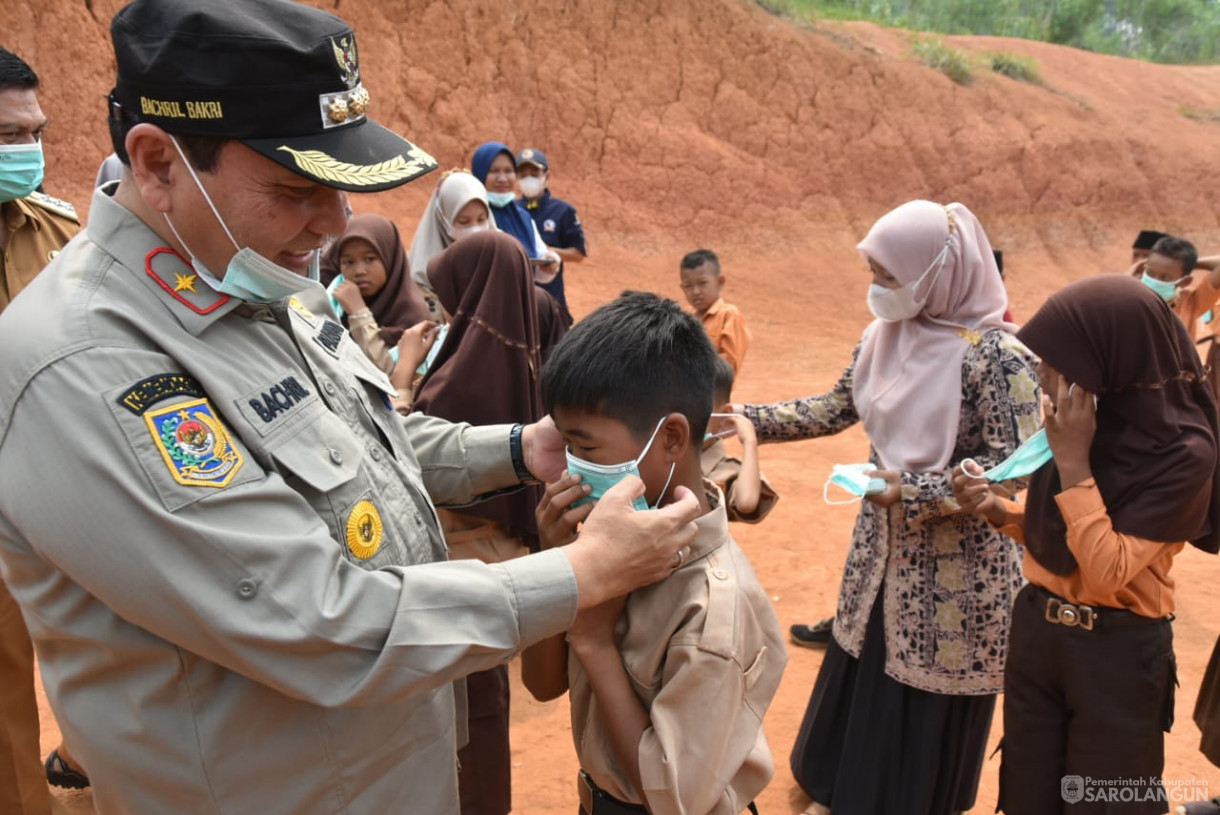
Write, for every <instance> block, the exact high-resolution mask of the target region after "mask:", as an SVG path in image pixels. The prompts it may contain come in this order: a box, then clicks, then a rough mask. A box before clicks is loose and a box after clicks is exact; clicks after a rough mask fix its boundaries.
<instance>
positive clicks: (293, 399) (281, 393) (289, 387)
mask: <svg viewBox="0 0 1220 815" xmlns="http://www.w3.org/2000/svg"><path fill="white" fill-rule="evenodd" d="M307 396H309V391H307V390H305V387H304V386H303V385H302V384H301V383H300V382H298V381H297V378H296V377H295V376H288V377H284V379H283V380H281V381H280V383H279V384H278V385H272V386H271V388H270V389H268V390H265V391H263V392H262V393H261V394H259V395H258V396H257V397H255V398H253V399H251V400H250V407H251V408H253V409H254V412H255V413H257V414H258V417H259V418H260V419H262V420H263V421H264V422H268V423H269V422H271V420H272V419H274V418H275V417H276V416H278V415H279V414H281V413H287V412H288V411H290V410H292V409H293V408H294V407H296V406H297V405H298V404H300V402H301V400H302V399H304V398H305V397H307Z"/></svg>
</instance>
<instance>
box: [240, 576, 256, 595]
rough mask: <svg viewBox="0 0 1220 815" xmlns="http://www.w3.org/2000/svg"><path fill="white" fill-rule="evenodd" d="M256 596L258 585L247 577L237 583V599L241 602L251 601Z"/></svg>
mask: <svg viewBox="0 0 1220 815" xmlns="http://www.w3.org/2000/svg"><path fill="white" fill-rule="evenodd" d="M256 594H258V583H256V582H254V581H253V580H251V579H250V578H248V577H247V578H243V579H242V580H238V581H237V596H238V597H240V598H241V599H243V600H252V599H254V595H256Z"/></svg>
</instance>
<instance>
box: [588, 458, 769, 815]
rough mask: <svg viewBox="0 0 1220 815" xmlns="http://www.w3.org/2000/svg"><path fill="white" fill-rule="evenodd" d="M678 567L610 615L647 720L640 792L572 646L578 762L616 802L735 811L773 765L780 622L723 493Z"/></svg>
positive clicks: (726, 814) (665, 811)
mask: <svg viewBox="0 0 1220 815" xmlns="http://www.w3.org/2000/svg"><path fill="white" fill-rule="evenodd" d="M704 483H705V487H706V488H707V490H708V496H709V497H710V498H712V503H713V506H714V508H713V509H712V511H711V512H709V513H708V514H706V515H704V516H703V517H701V518H699V519H698V520H697V521H696V524H697V526H698V533H697V535H696V538H695V543H694V545H693V546H692V547H691V553H690V556H689V557H688V558H687V560H686V562H685V563H684V565H683V566H682V568H680V569H678V570H677V571H675V572H674V573H673V574H672V575H670V576H669V577H667V578H666V579H665V580H662V581H661V582H660V583H656V584H654V585H652V586H646V587H644V588H642V589H637V590H636V591H634V592H632V593H631V594H630V596H628V598H627V604H626V606H625V608H624V610H623V616H622V617H621V618H620V619H619V621H618V628H617V633H618V635H619V650H620V652H621V653H622V656H623V664H624V666H625V667H626V669H627V674H628V675H629V676H630V677H631V684H632V686H633V687H634V688H635V692H636V694H637V695H638V696H639V697H640V701H641V702H643V704H644V707H645V708H647V709H648V715H649V718H650V719H651V726H650V727H649V728H648V729H647V730H645V731H644V735H643V737H642V738H641V739H640V748H639V761H640V777H641V780H642V782H643V784H644V789H643V790H639V791H637V790H635V789H633V788H632V785H631V781H630V779H629V776H628V775H627V772H626V771H625V770H624V769H623V767H622V766H621V765H620V763H619V761H618V759H617V758H616V757H615V754H614V748H613V746H612V744H611V741H610V737H609V734H608V732H607V727H606V718H605V714H604V712H603V710H602V708H601V705H600V704H599V703H598V700H597V698H596V697H595V696H594V695H593V692H592V690H591V688H590V686H589V680H588V677H587V676H586V675H585V673H584V670H583V668H582V667H581V664H580V661H579V660H578V659H577V658H576V657H575V656H572V655H571V654H569V657H568V680H569V687H570V689H571V704H572V737H573V739H574V740H575V742H576V755H577V757H578V758H579V759H580V766H581V767H582V768H583V769H584V770H585V772H587V773H588V774H589V775H590V776H591V777H592V779H593V782H594V783H595V784H597V785H598V786H599V787H601V788H602V789H603V790H605V791H606V792H608V793H609V794H610V795H612V796H614V797H615V798H618V799H619V800H620V801H627V802H631V803H637V804H644V805H646V806H647V807H648V808H649V810H650V811H651V812H652V813H653V815H677V813H699V815H737V813H739V812H741V811H742V810H744V809H745V808H746V807H747V806H748V805H749V804H750V802H751V801H753V800H754V797H755V796H757V795H758V794H759V793H760V792H762V790H763V788H764V787H766V786H767V782H768V781H770V780H771V776H772V775H773V774H774V772H775V766H774V763H773V762H772V760H771V751H770V749H769V748H768V746H767V739H766V736H765V735H764V734H763V728H762V720H763V715H764V714H765V713H766V712H767V707H768V706H769V705H770V704H771V700H772V698H773V697H774V696H775V691H776V688H778V687H779V680H780V677H781V676H782V675H783V672H784V665H785V664H786V663H787V661H788V654H787V651H786V650H785V648H784V637H783V631H782V630H781V629H780V625H779V620H778V619H776V616H775V611H774V609H772V607H771V602H770V600H769V599H768V598H767V594H766V592H765V591H764V590H763V587H762V586H761V585H760V584H759V582H758V578H757V577H756V576H755V574H754V569H753V568H752V567H751V566H750V562H749V560H747V559H746V556H745V554H744V553H743V552H742V551H741V549H740V548H738V546H737V544H736V543H735V542H734V541H733V538H732V536H730V535H729V528H728V519H727V517H726V516H725V511H724V496H723V495H722V494H721V493H720V491H719V490H718V489H717V488H716V486H715V485H714V484H711V483H709V482H704Z"/></svg>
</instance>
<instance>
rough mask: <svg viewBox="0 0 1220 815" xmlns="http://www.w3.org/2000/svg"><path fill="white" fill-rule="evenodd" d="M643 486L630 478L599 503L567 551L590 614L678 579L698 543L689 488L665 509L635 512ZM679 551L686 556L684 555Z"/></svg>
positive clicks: (696, 513) (695, 503)
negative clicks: (598, 607)
mask: <svg viewBox="0 0 1220 815" xmlns="http://www.w3.org/2000/svg"><path fill="white" fill-rule="evenodd" d="M643 494H644V482H643V481H641V480H640V479H639V478H636V477H635V476H630V475H629V476H627V477H625V478H624V479H623V480H622V481H620V482H619V483H617V484H615V485H614V486H613V487H611V488H610V489H609V490H608V491H607V492H606V494H605V495H603V496H602V497H601V499H600V500H599V501H598V502H597V505H596V506H595V507H594V508H593V511H592V512H591V513H590V514H589V517H588V520H586V521H585V525H584V526H583V527H582V528H581V530H580V535H579V536H578V537H577V538H576V541H575V542H573V543H570V544H568V545H567V546H565V547H564V548H563V552H564V553H565V554H566V555H567V556H568V560H569V561H570V562H571V564H572V571H573V572H574V573H575V574H576V585H577V587H578V592H579V603H580V608H582V609H586V608H591V607H592V606H596V605H600V604H602V603H604V602H605V601H607V600H609V599H611V598H614V597H619V596H620V595H623V594H626V593H627V592H629V591H633V590H634V589H637V588H639V587H640V586H646V585H648V584H650V583H656V582H657V581H658V580H662V579H664V578H666V577H668V576H669V575H670V574H672V573H673V570H674V569H675V568H677V567H678V566H680V565H681V564H682V562H683V561H684V560H685V555H686V553H688V552H689V551H690V546H691V544H693V543H694V541H695V524H694V520H695V518H697V517H699V513H700V511H701V510H700V506H699V500H698V499H697V498H696V497H695V494H694V493H692V492H691V491H690V490H689V489H687V488H686V487H678V488H676V489H675V490H674V501H673V503H671V504H668V505H667V506H664V507H662V508H661V509H650V510H643V511H636V510H635V508H634V507H632V506H631V503H632V501H634V500H635V499H636V498H637V497H639V496H641V495H643ZM679 550H681V551H682V555H679Z"/></svg>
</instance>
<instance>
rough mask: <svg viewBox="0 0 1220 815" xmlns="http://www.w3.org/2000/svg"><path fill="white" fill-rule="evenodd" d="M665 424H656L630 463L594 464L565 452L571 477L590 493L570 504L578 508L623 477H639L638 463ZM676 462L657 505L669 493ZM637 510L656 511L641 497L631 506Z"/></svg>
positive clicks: (604, 491)
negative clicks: (641, 448) (576, 478)
mask: <svg viewBox="0 0 1220 815" xmlns="http://www.w3.org/2000/svg"><path fill="white" fill-rule="evenodd" d="M663 424H665V419H664V418H662V419H661V421H659V422H657V426H656V428H655V429H654V430H653V431H652V435H651V436H650V437H649V438H648V444H645V445H644V449H643V450H642V451H641V452H640V454H639V455H638V456H636V458H635V459H634V460H632V461H625V462H623V463H622V464H594V463H593V462H591V461H585V460H584V459H582V458H577V457H576V456H574V455H572V451H571V450H568V451H567V457H568V472H569V473H572V474H573V475H576V474H579V475H580V481H581V483H582V484H588V485H589V487H590V492H589V494H588V495H586V496H585V497H584V498H581V499H580V500H579V501H576V502H575V503H573V504H572V506H574V507H578V506H580V505H581V504H587V503H589V502H590V501H594V500H597V499H599V498H601V497H602V496H603V495H605V494H606V491H607V490H609V489H610V488H611V487H613V486H614V485H615V484H617V483H618V482H620V481H622V480H623V478H624V477H625V476H628V475H634V476H636V477H637V478H639V476H640V462H641V461H643V460H644V456H646V455H648V451H649V450H650V449H651V448H652V443H653V441H655V440H656V438H657V432H658V431H659V430H660V429H661V425H663ZM677 466H678V462H676V461H675V462H674V463H673V464H671V465H670V467H669V477H668V478H666V479H665V486H664V487H662V488H661V494H660V495H659V496H657V504H658V505H659V504H660V503H661V498H663V497H664V496H665V493H666V492H668V491H669V482H670V481H672V480H673V478H674V470H675V469H677ZM631 505H632V506H633V507H635V508H636V509H637V510H644V509H656V507H650V506H648V499H646V498H645V497H644V496H643V495H641V496H640V497H639V498H636V499H635V501H633V502H632V504H631Z"/></svg>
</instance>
